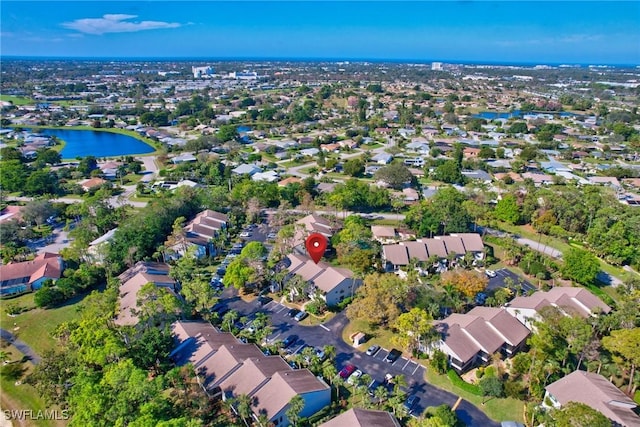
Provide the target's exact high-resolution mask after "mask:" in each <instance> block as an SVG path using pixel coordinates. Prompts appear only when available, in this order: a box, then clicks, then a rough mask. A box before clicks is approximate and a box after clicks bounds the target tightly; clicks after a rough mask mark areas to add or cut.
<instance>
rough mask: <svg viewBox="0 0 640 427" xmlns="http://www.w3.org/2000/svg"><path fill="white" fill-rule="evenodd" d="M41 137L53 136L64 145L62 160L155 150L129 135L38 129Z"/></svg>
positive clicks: (124, 154)
mask: <svg viewBox="0 0 640 427" xmlns="http://www.w3.org/2000/svg"><path fill="white" fill-rule="evenodd" d="M38 132H39V133H41V134H43V135H49V136H55V137H57V138H58V139H61V140H64V142H65V143H66V145H65V146H64V148H63V149H62V152H61V153H60V154H61V155H62V158H63V159H75V158H76V157H86V156H95V157H117V156H127V155H134V154H147V153H152V152H153V151H155V149H154V148H153V147H152V146H150V145H149V144H147V143H146V142H142V141H140V140H139V139H136V138H134V137H132V136H129V135H122V134H119V133H113V132H100V131H93V130H79V129H40V130H39V131H38Z"/></svg>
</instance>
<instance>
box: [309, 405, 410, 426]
mask: <svg viewBox="0 0 640 427" xmlns="http://www.w3.org/2000/svg"><path fill="white" fill-rule="evenodd" d="M318 427H400V423H398V420H397V419H396V417H394V416H393V415H391V414H390V413H389V412H385V411H374V410H372V409H362V408H351V409H349V410H348V411H346V412H343V413H342V414H340V415H338V416H336V417H334V418H332V419H330V420H329V421H327V422H325V423H322V424H320V425H319V426H318Z"/></svg>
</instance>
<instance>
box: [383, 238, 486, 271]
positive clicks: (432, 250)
mask: <svg viewBox="0 0 640 427" xmlns="http://www.w3.org/2000/svg"><path fill="white" fill-rule="evenodd" d="M467 253H471V254H473V256H474V258H475V259H476V260H482V259H483V258H484V244H483V243H482V238H481V237H480V235H479V234H476V233H458V234H451V235H449V236H436V237H434V238H433V239H418V240H416V241H415V242H414V241H406V242H400V243H398V244H392V245H383V246H382V260H383V262H384V264H385V269H386V270H387V271H397V270H398V269H400V267H405V266H408V265H409V263H410V261H411V259H414V258H415V259H417V260H418V261H422V262H424V261H427V260H428V259H429V258H430V257H437V258H439V259H444V258H447V257H450V256H464V255H465V254H467Z"/></svg>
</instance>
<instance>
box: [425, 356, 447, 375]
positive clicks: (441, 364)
mask: <svg viewBox="0 0 640 427" xmlns="http://www.w3.org/2000/svg"><path fill="white" fill-rule="evenodd" d="M429 364H430V365H431V367H432V368H433V369H434V370H435V371H436V372H437V373H439V374H444V373H445V372H447V355H446V354H444V353H443V352H442V351H440V350H435V351H434V352H433V353H432V354H431V359H430V360H429Z"/></svg>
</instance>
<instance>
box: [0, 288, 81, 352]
mask: <svg viewBox="0 0 640 427" xmlns="http://www.w3.org/2000/svg"><path fill="white" fill-rule="evenodd" d="M33 295H34V294H33V293H29V294H25V295H21V296H19V297H17V298H13V299H8V300H2V301H0V308H1V312H0V324H1V325H2V328H4V329H7V330H9V331H10V332H11V333H13V334H14V335H17V337H18V339H20V340H22V341H24V342H25V343H27V344H28V345H29V346H30V347H31V348H32V349H33V350H34V351H35V352H36V353H38V354H40V355H41V354H42V353H43V352H44V350H48V349H51V348H53V347H54V346H55V340H54V338H53V337H52V336H51V333H52V332H53V331H54V330H55V329H56V327H57V326H58V325H59V324H61V323H62V322H67V321H70V320H73V319H75V318H77V317H78V314H77V312H76V308H77V302H78V301H80V299H82V297H77V298H74V299H72V300H70V301H69V302H68V303H67V304H66V305H63V306H62V307H58V308H52V309H47V310H45V309H42V308H36V307H35V304H34V303H33ZM9 304H18V305H20V306H22V307H25V308H28V309H29V310H27V311H24V312H22V313H20V314H18V315H16V316H15V317H11V316H9V315H7V313H6V310H5V308H6V307H7V305H9ZM16 328H17V329H16Z"/></svg>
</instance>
